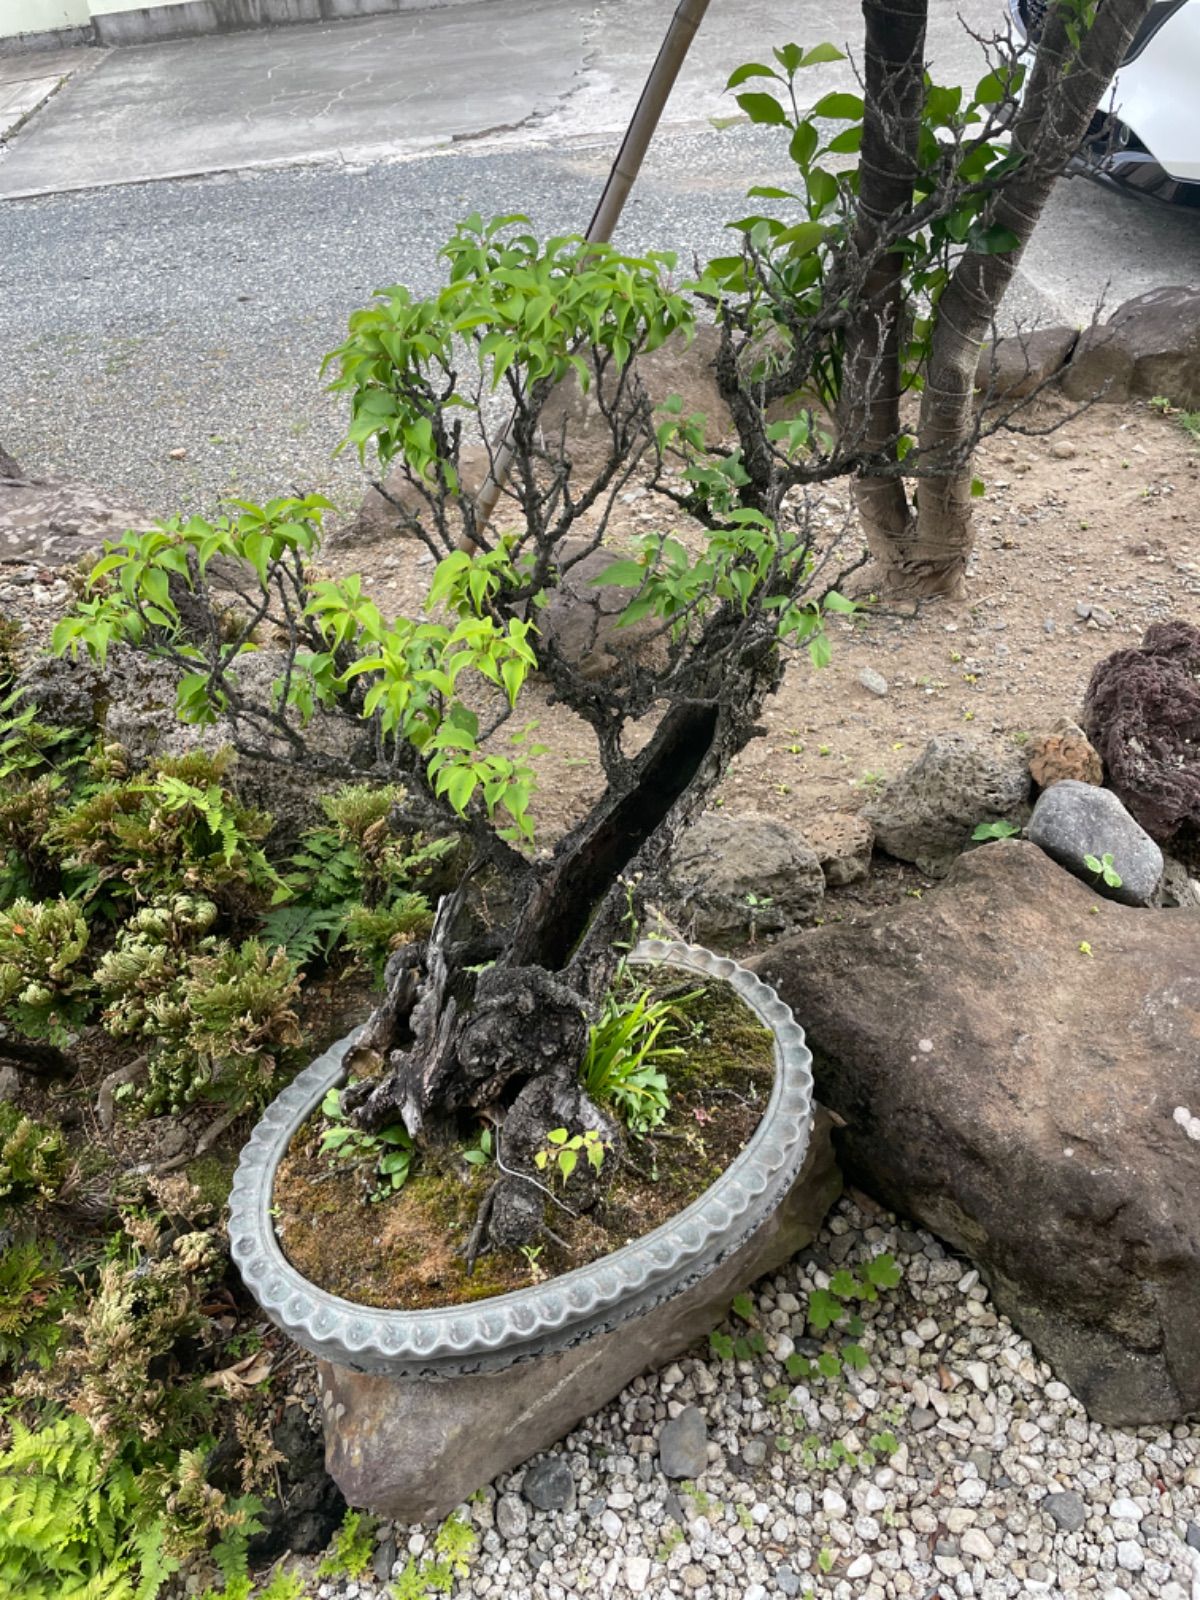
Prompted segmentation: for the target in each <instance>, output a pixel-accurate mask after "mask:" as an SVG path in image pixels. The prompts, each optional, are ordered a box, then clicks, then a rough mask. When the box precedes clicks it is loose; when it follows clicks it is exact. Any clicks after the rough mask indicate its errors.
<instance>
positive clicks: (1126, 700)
mask: <svg viewBox="0 0 1200 1600" xmlns="http://www.w3.org/2000/svg"><path fill="white" fill-rule="evenodd" d="M1083 715H1084V722H1085V723H1086V725H1087V730H1088V733H1089V734H1090V735H1091V739H1092V742H1093V744H1094V745H1095V746H1096V749H1097V750H1098V751H1099V752H1100V756H1101V758H1102V760H1103V762H1104V766H1105V770H1106V771H1107V773H1108V781H1109V784H1110V785H1111V786H1112V788H1113V789H1114V790H1115V792H1116V793H1117V794H1118V795H1119V796H1120V798H1121V799H1122V800H1123V801H1124V803H1125V805H1126V806H1127V807H1128V809H1129V810H1130V812H1131V813H1132V814H1133V816H1135V817H1136V818H1137V820H1138V821H1139V822H1140V823H1141V825H1142V827H1143V828H1145V830H1146V832H1147V833H1148V834H1150V836H1151V838H1154V839H1157V840H1158V842H1159V843H1160V844H1166V843H1168V842H1169V841H1170V840H1172V839H1174V838H1175V836H1176V835H1177V834H1179V833H1181V832H1183V831H1187V832H1190V833H1193V834H1194V833H1195V832H1196V831H1197V830H1200V628H1195V627H1193V625H1192V624H1191V623H1190V622H1156V623H1154V624H1153V625H1152V626H1151V627H1149V628H1147V629H1146V633H1145V636H1144V637H1143V639H1142V642H1141V645H1140V646H1139V647H1138V648H1136V649H1132V650H1117V651H1114V653H1113V654H1112V655H1111V656H1107V657H1106V658H1105V659H1104V660H1103V661H1101V662H1099V663H1098V665H1097V666H1096V668H1095V670H1094V671H1093V673H1092V677H1091V682H1090V683H1089V684H1088V690H1087V697H1086V699H1085V701H1084V708H1083Z"/></svg>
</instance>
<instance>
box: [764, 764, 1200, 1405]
mask: <svg viewBox="0 0 1200 1600" xmlns="http://www.w3.org/2000/svg"><path fill="white" fill-rule="evenodd" d="M1054 792H1055V791H1054V790H1051V791H1050V793H1054ZM1093 908H1094V909H1093ZM1084 944H1086V945H1087V946H1088V947H1089V949H1090V952H1091V954H1090V957H1089V956H1088V955H1087V953H1085V952H1084V951H1083V950H1081V946H1082V945H1084ZM754 965H755V966H756V968H757V970H758V971H759V972H760V973H761V974H762V976H763V977H764V978H766V980H767V981H768V982H770V983H772V984H774V985H775V986H776V988H777V989H778V991H779V993H780V994H781V995H782V997H783V998H784V999H785V1000H786V1001H787V1002H788V1004H789V1005H790V1006H791V1007H792V1009H793V1010H794V1011H795V1013H796V1015H797V1016H798V1017H801V1018H802V1019H803V1021H804V1027H805V1030H806V1032H807V1035H808V1039H809V1043H810V1045H811V1046H812V1048H813V1051H814V1056H815V1063H814V1066H815V1074H816V1081H817V1089H818V1093H819V1094H820V1095H821V1097H822V1099H823V1100H825V1101H826V1103H827V1104H829V1105H830V1106H831V1108H832V1109H833V1110H835V1111H836V1112H838V1113H839V1114H840V1115H841V1116H842V1117H844V1118H845V1119H846V1126H845V1128H844V1129H843V1130H842V1131H841V1133H840V1134H839V1148H840V1150H841V1153H842V1156H843V1159H844V1161H845V1163H846V1164H847V1167H848V1170H849V1171H850V1172H851V1173H852V1174H853V1175H854V1177H855V1179H856V1181H857V1182H858V1183H859V1185H860V1186H861V1187H862V1188H864V1189H866V1190H867V1191H868V1192H869V1193H871V1194H873V1195H874V1196H875V1197H876V1198H878V1199H880V1200H882V1201H883V1202H884V1204H886V1205H887V1206H888V1207H890V1208H891V1209H894V1210H896V1211H897V1212H899V1213H900V1214H901V1215H906V1216H908V1217H912V1218H915V1219H917V1220H918V1221H919V1222H921V1223H923V1224H925V1225H926V1226H928V1227H929V1228H930V1229H932V1230H933V1231H934V1232H936V1233H938V1234H940V1235H941V1237H942V1238H943V1239H945V1240H947V1241H948V1242H949V1243H950V1244H951V1245H952V1246H953V1247H954V1248H955V1249H957V1250H960V1251H962V1252H963V1253H965V1254H966V1255H968V1256H970V1257H972V1258H973V1260H974V1261H975V1262H976V1263H977V1264H978V1266H979V1267H980V1268H981V1270H982V1273H983V1276H984V1278H985V1279H986V1280H987V1282H988V1284H989V1287H990V1288H991V1290H992V1293H993V1296H994V1298H995V1301H996V1303H997V1307H998V1309H999V1310H1001V1311H1003V1312H1005V1313H1006V1314H1007V1315H1009V1316H1010V1317H1011V1319H1012V1321H1013V1322H1014V1323H1015V1324H1016V1326H1017V1327H1018V1328H1019V1329H1020V1330H1021V1331H1022V1332H1023V1333H1024V1334H1025V1335H1026V1336H1027V1337H1028V1338H1029V1339H1030V1340H1031V1342H1032V1343H1033V1344H1034V1345H1035V1346H1036V1347H1037V1349H1038V1352H1039V1354H1040V1355H1041V1356H1042V1357H1043V1358H1044V1359H1045V1360H1046V1361H1047V1362H1049V1364H1050V1365H1051V1366H1052V1367H1053V1368H1054V1370H1055V1373H1056V1375H1057V1376H1058V1377H1059V1378H1061V1379H1062V1380H1063V1381H1064V1382H1066V1383H1067V1384H1069V1385H1070V1387H1071V1389H1072V1390H1073V1391H1074V1393H1075V1394H1076V1395H1077V1396H1078V1397H1079V1399H1080V1400H1081V1401H1082V1402H1083V1403H1084V1405H1085V1406H1086V1407H1087V1410H1088V1412H1089V1414H1090V1415H1091V1416H1092V1417H1093V1418H1094V1419H1096V1420H1098V1421H1102V1422H1105V1423H1111V1424H1115V1425H1124V1424H1131V1423H1137V1424H1140V1423H1151V1422H1165V1421H1169V1420H1174V1419H1176V1418H1179V1417H1183V1416H1186V1415H1189V1414H1191V1413H1192V1412H1193V1411H1194V1410H1195V1409H1196V1408H1197V1406H1198V1405H1200V1344H1198V1343H1197V1341H1196V1338H1195V1332H1194V1330H1195V1328H1196V1326H1197V1325H1198V1323H1200V1211H1198V1210H1197V1207H1196V1204H1195V1196H1196V1194H1197V1193H1200V1142H1197V1141H1193V1140H1191V1139H1190V1138H1189V1137H1188V1135H1187V1132H1186V1129H1184V1128H1183V1127H1181V1126H1180V1125H1179V1124H1178V1123H1177V1122H1176V1121H1175V1120H1174V1117H1173V1113H1174V1110H1175V1108H1177V1107H1180V1106H1197V1105H1200V926H1198V925H1197V923H1196V922H1195V920H1194V919H1192V918H1180V917H1179V915H1178V913H1177V912H1172V911H1161V910H1136V909H1133V908H1130V907H1127V906H1122V905H1118V904H1116V903H1114V902H1112V901H1107V900H1099V899H1098V898H1097V896H1096V895H1095V894H1094V893H1093V892H1092V891H1091V889H1090V888H1087V887H1085V886H1084V885H1083V884H1081V883H1079V882H1078V881H1077V880H1076V879H1074V878H1073V877H1071V875H1070V874H1069V873H1066V872H1064V871H1063V870H1062V869H1061V868H1059V867H1058V866H1056V865H1055V864H1054V863H1053V862H1052V861H1051V860H1050V858H1049V857H1048V856H1046V855H1044V854H1043V853H1042V852H1041V851H1039V850H1038V849H1037V848H1036V847H1035V846H1034V845H1031V844H1028V843H1025V842H1022V841H1017V840H1008V841H1003V842H999V843H996V844H990V845H988V846H987V847H986V848H984V849H981V850H977V851H972V852H971V853H970V854H968V855H966V856H964V857H963V858H961V859H960V861H959V862H958V864H957V866H956V867H955V869H954V872H953V874H952V875H951V877H950V879H949V881H948V882H947V883H946V884H945V885H944V886H943V887H942V888H941V889H939V891H938V892H937V893H936V894H931V895H927V896H925V897H924V898H923V899H922V900H920V901H913V900H907V901H905V902H903V903H902V904H901V905H899V906H895V907H890V908H888V909H886V910H883V911H881V912H879V913H877V914H876V915H875V916H873V917H871V918H869V919H867V920H865V921H863V922H861V923H858V924H848V923H847V924H839V925H832V924H831V925H828V926H826V927H823V928H819V929H816V930H814V931H813V932H810V933H806V934H805V935H803V936H802V937H801V938H797V939H791V940H787V941H784V942H782V943H781V944H780V945H778V946H776V947H775V948H774V949H772V950H771V951H769V952H767V953H766V954H764V955H763V956H762V957H760V958H759V959H758V960H757V961H756V962H755V963H754ZM926 1040H927V1041H928V1043H929V1046H930V1048H929V1049H928V1050H926V1051H923V1050H921V1049H920V1048H919V1045H920V1043H921V1042H922V1041H926Z"/></svg>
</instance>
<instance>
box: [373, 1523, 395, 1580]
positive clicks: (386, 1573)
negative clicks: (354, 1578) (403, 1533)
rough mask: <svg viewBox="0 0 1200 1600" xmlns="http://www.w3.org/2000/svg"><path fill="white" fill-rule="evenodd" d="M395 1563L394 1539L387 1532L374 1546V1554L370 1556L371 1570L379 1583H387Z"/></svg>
mask: <svg viewBox="0 0 1200 1600" xmlns="http://www.w3.org/2000/svg"><path fill="white" fill-rule="evenodd" d="M395 1565H396V1541H395V1539H394V1538H393V1537H392V1535H391V1534H390V1533H389V1534H387V1535H386V1537H384V1538H382V1539H381V1540H380V1541H379V1543H378V1544H377V1545H376V1546H375V1554H374V1555H373V1556H372V1557H371V1571H372V1572H373V1573H374V1574H375V1576H376V1578H377V1579H378V1580H379V1582H380V1583H387V1582H389V1581H390V1579H391V1576H392V1568H393V1567H394V1566H395Z"/></svg>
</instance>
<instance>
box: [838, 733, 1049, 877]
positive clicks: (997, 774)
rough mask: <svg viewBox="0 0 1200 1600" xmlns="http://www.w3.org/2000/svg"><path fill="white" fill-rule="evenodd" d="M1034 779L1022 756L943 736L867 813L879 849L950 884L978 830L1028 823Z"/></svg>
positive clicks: (963, 736)
mask: <svg viewBox="0 0 1200 1600" xmlns="http://www.w3.org/2000/svg"><path fill="white" fill-rule="evenodd" d="M1028 798H1029V772H1028V769H1027V767H1026V764H1025V757H1024V756H1023V755H1022V753H1021V752H1020V751H1019V750H1018V749H1017V748H1016V746H1015V745H1014V746H1011V747H992V746H989V745H987V744H985V743H983V742H982V741H980V740H978V739H973V738H971V737H969V736H968V735H966V734H962V733H949V734H939V735H937V736H936V737H935V738H933V739H931V740H930V741H929V743H928V744H927V745H926V746H925V749H924V750H923V751H922V753H921V755H920V756H918V757H917V759H916V761H915V762H913V764H912V765H911V766H909V767H907V768H906V769H905V770H904V771H903V772H902V773H900V775H899V776H898V777H897V778H894V779H893V780H892V782H891V783H889V784H888V786H887V788H886V789H885V790H884V792H883V794H881V795H880V796H879V798H878V799H876V800H872V801H871V802H870V804H869V805H867V806H865V807H864V808H863V816H864V817H865V818H866V819H867V821H868V822H869V823H870V824H871V826H872V827H873V828H874V830H875V843H876V845H877V846H878V847H879V848H880V849H882V850H886V851H887V853H888V855H891V856H895V857H897V858H898V859H899V860H900V861H914V862H915V863H916V864H917V866H919V867H920V868H921V870H922V871H923V872H926V873H928V874H929V875H930V876H931V877H944V876H945V874H946V873H947V872H948V871H949V870H950V867H951V865H952V863H953V861H954V858H955V857H956V856H957V855H959V854H960V853H961V852H962V851H963V850H965V849H966V847H967V845H968V844H969V843H970V840H971V834H972V832H973V830H974V828H975V826H976V824H977V823H980V822H991V821H995V820H996V819H998V818H1001V817H1005V818H1008V819H1009V820H1011V821H1014V822H1017V821H1021V822H1023V821H1024V819H1025V816H1026V814H1027V813H1026V802H1027V800H1028Z"/></svg>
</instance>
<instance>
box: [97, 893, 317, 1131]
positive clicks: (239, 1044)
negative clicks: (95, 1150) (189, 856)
mask: <svg viewBox="0 0 1200 1600" xmlns="http://www.w3.org/2000/svg"><path fill="white" fill-rule="evenodd" d="M214 917H215V908H214V907H213V906H212V903H211V902H208V901H202V900H198V899H195V898H194V897H189V896H176V897H175V898H174V900H172V901H168V902H163V903H161V904H159V905H155V906H150V907H146V908H144V909H143V910H142V911H141V912H139V913H138V914H137V916H135V917H134V919H133V921H132V922H131V923H130V924H129V926H128V927H126V928H124V929H123V930H122V931H121V933H120V934H119V935H118V937H117V941H116V944H115V945H114V947H113V948H112V950H110V951H108V952H107V953H106V954H105V955H104V956H102V957H101V959H100V961H99V963H98V965H97V967H96V984H97V987H98V988H99V990H100V993H101V996H102V998H103V1001H104V1006H105V1009H104V1014H103V1018H102V1020H103V1023H104V1026H105V1028H106V1029H107V1030H108V1032H109V1033H111V1034H112V1035H113V1036H114V1037H115V1038H118V1039H123V1038H128V1039H137V1040H138V1041H140V1042H143V1043H144V1045H145V1047H146V1048H147V1049H148V1051H149V1053H150V1060H149V1065H148V1076H149V1087H148V1089H147V1091H146V1095H145V1103H146V1106H147V1109H148V1110H150V1111H162V1110H164V1109H170V1110H178V1109H180V1108H181V1107H183V1106H188V1105H191V1104H193V1102H195V1101H196V1100H198V1099H220V1100H223V1101H225V1102H227V1103H228V1104H230V1105H233V1106H237V1105H242V1104H246V1105H254V1104H258V1103H260V1102H261V1101H262V1100H264V1099H265V1098H266V1097H267V1096H268V1094H269V1093H270V1091H271V1089H272V1085H273V1083H274V1080H275V1075H276V1072H277V1069H278V1067H279V1064H280V1061H281V1060H282V1059H283V1057H284V1056H285V1055H286V1054H287V1053H288V1052H289V1051H291V1050H292V1049H293V1048H295V1047H296V1046H297V1045H299V1044H300V1042H301V1041H300V1031H299V1026H298V1023H297V1018H296V1012H295V1010H294V1003H295V1000H296V997H297V995H298V993H299V988H300V981H299V977H298V975H297V972H296V967H295V964H294V963H293V962H292V961H291V960H290V959H289V958H288V956H287V955H286V954H285V952H284V951H282V950H280V949H275V950H273V951H272V950H269V949H268V948H267V946H265V945H264V944H262V943H261V942H260V941H259V940H257V939H247V940H246V941H244V942H243V943H242V944H241V945H239V946H234V945H232V944H230V943H229V942H228V941H226V940H224V939H217V938H214V937H212V936H211V935H210V936H207V937H203V938H201V939H200V940H199V941H198V943H194V944H193V943H189V942H187V941H188V940H189V938H190V936H191V935H193V934H194V933H196V932H197V931H200V930H202V929H203V928H204V927H206V926H211V922H212V920H213V918H214Z"/></svg>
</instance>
